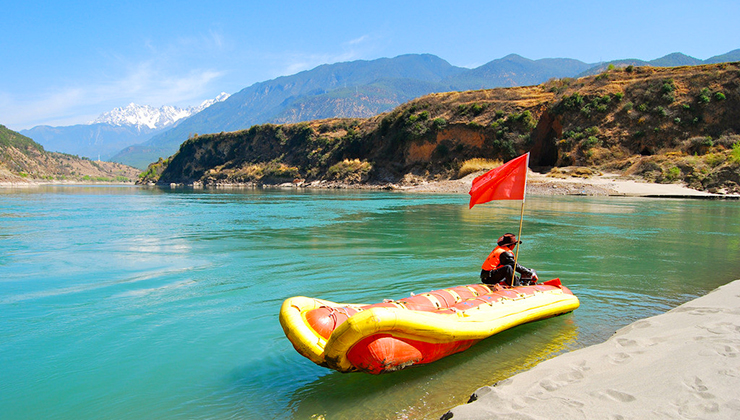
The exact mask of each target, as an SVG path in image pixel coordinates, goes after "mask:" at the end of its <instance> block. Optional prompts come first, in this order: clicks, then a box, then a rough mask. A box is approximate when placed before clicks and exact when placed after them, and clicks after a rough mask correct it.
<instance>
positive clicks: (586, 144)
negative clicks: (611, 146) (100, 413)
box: [581, 136, 601, 150]
mask: <svg viewBox="0 0 740 420" xmlns="http://www.w3.org/2000/svg"><path fill="white" fill-rule="evenodd" d="M600 145H601V140H599V139H598V138H597V137H596V136H589V137H588V138H586V139H584V140H583V141H581V147H582V148H583V149H585V150H588V149H590V148H592V147H594V146H600Z"/></svg>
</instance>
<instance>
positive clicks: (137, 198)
mask: <svg viewBox="0 0 740 420" xmlns="http://www.w3.org/2000/svg"><path fill="white" fill-rule="evenodd" d="M519 212H520V207H519V203H518V202H508V201H504V202H494V203H489V204H486V205H480V206H476V207H475V208H474V209H472V210H469V209H468V207H467V197H466V196H461V195H432V194H428V195H415V194H404V193H392V192H365V191H362V192H358V191H339V192H335V191H318V192H315V191H314V192H310V191H309V192H307V191H279V190H276V191H259V190H257V191H255V190H246V191H182V190H181V191H169V190H164V191H163V190H157V189H140V188H133V187H89V186H84V187H83V186H67V187H49V188H41V189H34V190H20V191H19V190H0V320H1V321H0V378H1V380H0V413H2V418H5V419H38V418H45V419H98V418H111V419H177V418H180V419H259V418H277V419H290V418H295V419H309V418H325V419H360V418H361V419H363V420H371V419H405V418H408V419H423V418H439V416H440V415H441V414H443V413H444V412H445V411H447V410H448V409H449V408H450V407H452V406H454V405H457V404H462V403H465V402H466V401H467V399H468V397H469V395H470V394H471V393H472V392H473V391H475V389H477V388H478V387H480V386H483V385H488V384H491V383H494V382H496V381H498V380H501V379H503V378H506V377H508V376H511V375H512V374H514V373H516V372H518V371H521V370H523V369H527V368H530V367H532V366H534V365H536V364H537V363H539V362H541V361H542V360H545V359H547V358H551V357H553V356H555V355H557V354H559V353H563V352H566V351H569V350H573V349H577V348H581V347H584V346H587V345H590V344H595V343H599V342H602V341H604V340H605V339H607V338H608V337H609V336H610V335H611V334H613V333H614V331H615V330H616V329H618V328H619V327H621V326H624V325H626V324H628V323H631V322H633V321H635V320H637V319H640V318H644V317H648V316H652V315H656V314H659V313H662V312H664V311H666V310H668V309H670V308H672V307H675V306H677V305H679V304H681V303H683V302H686V301H688V300H690V299H693V298H696V297H698V296H701V295H703V294H705V293H707V292H708V291H710V290H712V289H714V288H716V287H717V286H720V285H722V284H725V283H728V282H729V281H731V280H733V279H736V278H740V259H738V258H737V256H738V255H740V252H739V251H740V205H739V204H738V203H737V202H725V201H697V200H673V199H645V198H643V199H637V198H588V197H536V196H531V197H528V199H527V202H526V206H525V218H524V226H523V235H522V239H523V241H524V243H523V245H522V247H521V251H520V262H521V263H522V264H523V265H525V266H529V267H532V268H535V269H537V271H538V273H539V274H540V277H541V278H542V279H547V278H554V277H560V278H561V279H562V280H563V282H564V283H565V284H566V285H567V286H569V287H570V288H571V289H572V290H573V291H574V292H575V293H576V294H577V295H578V297H579V298H580V299H581V307H580V308H579V309H578V310H576V311H575V312H574V313H572V314H568V315H564V316H560V317H557V318H552V319H549V320H545V321H540V322H536V323H532V324H528V325H524V326H520V327H517V328H514V329H512V330H509V331H505V332H503V333H501V334H498V335H497V336H494V337H492V338H489V339H487V340H484V341H482V342H480V343H478V344H476V345H475V346H473V348H471V349H470V350H468V351H466V352H463V353H460V354H456V355H453V356H451V357H448V358H446V359H443V360H441V361H439V362H436V363H433V364H431V365H427V366H421V367H415V368H412V369H408V370H405V371H401V372H397V373H393V374H388V375H381V376H371V375H367V374H363V373H355V374H341V373H337V372H333V371H330V370H327V369H324V368H321V367H319V366H316V365H314V364H313V363H311V362H310V361H309V360H308V359H305V358H303V357H302V356H300V355H298V353H296V352H295V350H294V349H293V348H292V346H291V344H290V342H289V341H288V340H287V339H286V338H285V337H284V335H283V332H282V330H281V328H280V325H279V323H278V311H279V308H280V305H281V303H282V302H283V300H284V299H286V298H288V297H290V296H294V295H304V296H311V297H320V298H323V299H328V300H333V301H340V302H367V303H374V302H379V301H382V300H383V299H386V298H392V299H400V298H402V297H406V296H409V294H410V293H412V292H413V293H421V292H425V291H429V290H433V289H438V288H444V287H447V286H452V285H459V284H466V283H473V282H476V281H477V277H478V273H479V271H480V264H481V262H482V260H483V259H484V258H485V257H486V255H487V254H488V252H489V251H490V249H491V247H492V245H493V243H494V241H495V238H497V237H498V236H499V235H501V234H502V233H504V232H506V231H513V232H516V230H517V229H518V221H519Z"/></svg>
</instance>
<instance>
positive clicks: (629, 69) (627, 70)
mask: <svg viewBox="0 0 740 420" xmlns="http://www.w3.org/2000/svg"><path fill="white" fill-rule="evenodd" d="M634 69H635V66H633V65H632V64H630V65H629V66H627V67H625V68H624V71H626V72H627V73H632V70H634Z"/></svg>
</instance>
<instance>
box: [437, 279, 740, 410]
mask: <svg viewBox="0 0 740 420" xmlns="http://www.w3.org/2000/svg"><path fill="white" fill-rule="evenodd" d="M738 308H740V280H736V281H734V282H732V283H729V284H727V285H724V286H721V287H719V288H717V289H715V290H714V291H712V292H710V293H709V294H707V295H706V296H703V297H700V298H698V299H695V300H693V301H690V302H687V303H685V304H683V305H681V306H679V307H677V308H675V309H673V310H670V311H668V312H666V313H664V314H661V315H657V316H654V317H651V318H647V319H644V320H641V321H637V322H635V323H632V324H630V325H628V326H626V327H624V328H621V329H620V330H618V331H617V332H616V333H615V334H614V335H613V336H612V337H611V338H610V339H609V340H607V341H606V342H604V343H601V344H597V345H594V346H591V347H587V348H584V349H580V350H576V351H573V352H570V353H566V354H563V355H560V356H557V357H555V358H553V359H550V360H547V361H545V362H542V363H540V364H539V365H537V366H536V367H534V368H532V369H531V370H529V371H526V372H522V373H520V374H518V375H515V376H513V377H511V378H509V379H506V380H504V381H501V382H499V383H497V384H495V385H492V386H486V387H483V388H480V389H478V390H477V391H476V392H475V393H474V394H473V396H471V400H474V401H473V402H471V403H469V404H466V405H461V406H458V407H455V408H453V409H452V410H450V411H449V412H448V413H446V414H445V415H443V416H442V419H446V420H448V419H455V420H462V419H515V418H516V419H574V418H586V419H597V418H610V419H648V418H661V419H698V418H701V419H737V418H740V397H738V396H737V387H738V384H740V310H738Z"/></svg>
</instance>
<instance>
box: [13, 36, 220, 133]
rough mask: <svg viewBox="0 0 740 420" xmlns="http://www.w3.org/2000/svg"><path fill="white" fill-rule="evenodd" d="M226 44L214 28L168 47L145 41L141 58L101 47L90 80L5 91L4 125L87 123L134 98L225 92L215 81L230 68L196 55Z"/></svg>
mask: <svg viewBox="0 0 740 420" xmlns="http://www.w3.org/2000/svg"><path fill="white" fill-rule="evenodd" d="M225 43H226V40H225V39H224V37H223V36H222V35H221V34H220V33H219V32H218V31H211V32H209V33H208V34H206V35H203V36H199V37H191V38H183V39H178V40H177V41H176V42H174V43H172V44H170V45H167V46H164V47H160V46H158V45H156V43H153V42H152V41H150V40H143V41H142V43H141V48H140V49H139V50H138V53H140V54H143V55H144V56H145V57H144V58H143V59H139V60H132V59H130V58H128V57H126V56H124V55H122V54H120V53H118V52H115V51H113V52H111V51H106V52H101V60H100V61H101V66H100V68H95V69H93V70H92V71H91V72H89V73H88V74H91V75H92V76H87V78H86V79H85V80H84V81H78V82H75V83H68V84H66V85H65V86H53V87H47V88H46V89H42V90H41V91H40V92H39V93H35V94H34V93H28V92H24V93H23V94H21V93H9V92H5V93H4V92H0V118H2V121H0V124H5V125H7V126H8V127H10V128H12V129H16V130H20V129H25V128H31V127H33V126H36V125H41V124H44V125H72V124H82V123H86V122H87V121H90V120H93V119H95V118H96V117H97V116H98V115H100V114H101V113H104V112H107V111H110V110H111V109H113V108H115V107H119V106H125V105H127V104H129V103H131V102H134V103H137V104H140V105H151V106H156V107H159V106H162V105H178V106H189V105H197V104H199V103H200V102H202V101H203V100H204V99H209V98H210V96H211V95H212V94H213V92H214V91H217V92H220V91H221V89H219V88H218V87H216V86H215V84H216V82H217V81H218V80H220V79H221V78H222V77H223V76H224V75H225V72H224V71H219V70H217V69H214V68H208V67H204V66H202V64H201V63H204V62H205V63H207V62H210V61H209V60H207V59H200V60H198V59H197V58H194V57H197V56H199V55H204V54H207V53H209V52H211V51H213V50H214V49H221V48H222V47H223V46H224V44H225ZM194 63H195V65H196V66H195V67H193V68H189V67H190V66H191V65H193V64H194ZM183 69H185V70H183Z"/></svg>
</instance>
